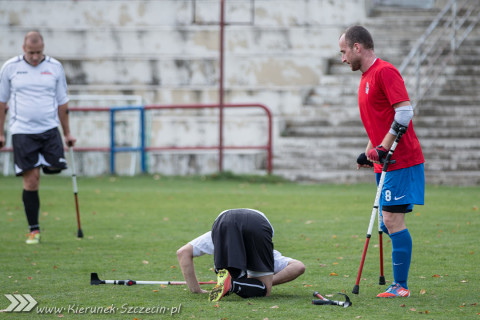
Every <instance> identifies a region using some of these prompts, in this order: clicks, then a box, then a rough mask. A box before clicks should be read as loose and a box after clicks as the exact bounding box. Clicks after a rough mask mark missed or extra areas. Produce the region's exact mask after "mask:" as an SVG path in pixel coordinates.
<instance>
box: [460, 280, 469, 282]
mask: <svg viewBox="0 0 480 320" xmlns="http://www.w3.org/2000/svg"><path fill="white" fill-rule="evenodd" d="M460 282H461V283H467V282H468V280H462V281H460Z"/></svg>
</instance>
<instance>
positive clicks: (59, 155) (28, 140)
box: [12, 128, 67, 176]
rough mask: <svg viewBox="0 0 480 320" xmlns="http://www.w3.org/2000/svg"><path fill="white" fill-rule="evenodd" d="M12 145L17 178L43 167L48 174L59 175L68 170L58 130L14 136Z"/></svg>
mask: <svg viewBox="0 0 480 320" xmlns="http://www.w3.org/2000/svg"><path fill="white" fill-rule="evenodd" d="M12 145H13V161H14V163H15V174H16V175H17V176H21V175H22V174H23V172H25V171H28V170H31V169H33V168H37V167H42V169H43V172H44V173H46V174H53V173H59V172H60V171H62V170H65V169H67V161H66V160H65V154H64V151H63V143H62V137H61V136H60V132H59V131H58V128H53V129H50V130H48V131H45V132H43V133H38V134H14V135H12Z"/></svg>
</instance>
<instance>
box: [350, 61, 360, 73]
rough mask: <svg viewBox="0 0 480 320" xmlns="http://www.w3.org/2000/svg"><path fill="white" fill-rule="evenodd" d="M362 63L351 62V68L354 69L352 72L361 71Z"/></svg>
mask: <svg viewBox="0 0 480 320" xmlns="http://www.w3.org/2000/svg"><path fill="white" fill-rule="evenodd" d="M361 66H362V65H361V63H360V61H358V60H357V61H351V62H350V68H352V71H357V70H360V67H361Z"/></svg>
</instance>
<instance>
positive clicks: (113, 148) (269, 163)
mask: <svg viewBox="0 0 480 320" xmlns="http://www.w3.org/2000/svg"><path fill="white" fill-rule="evenodd" d="M223 107H224V108H226V109H232V108H233V109H240V108H257V109H262V110H263V111H264V112H265V115H266V116H267V124H268V126H267V133H266V138H267V142H266V144H261V145H255V146H251V145H243V146H224V145H223V144H221V143H220V141H219V143H218V145H213V146H181V147H180V146H164V147H159V146H147V143H146V140H147V139H146V135H147V132H146V130H145V118H146V113H147V111H148V110H166V109H183V110H186V109H219V105H218V104H185V105H145V106H125V107H107V108H106V107H72V108H69V111H71V112H73V113H76V112H109V114H110V117H109V118H110V126H109V131H110V132H109V133H110V146H109V147H82V146H78V145H77V146H75V147H74V148H73V150H75V151H79V152H108V153H110V173H111V174H115V173H116V169H115V155H116V154H117V153H119V152H133V153H136V152H138V153H140V159H141V160H140V161H141V162H140V167H141V171H142V173H146V172H148V168H147V164H146V154H147V152H155V151H157V152H159V151H166V150H175V151H185V150H218V154H219V156H218V159H219V160H218V161H219V162H220V161H221V159H222V157H223V151H224V150H265V151H266V152H267V159H266V170H267V172H268V174H271V173H272V171H273V116H272V113H271V111H270V109H269V108H268V107H266V106H265V105H263V104H260V103H243V104H242V103H237V104H227V103H226V104H224V105H223ZM128 110H134V111H138V112H139V113H140V116H139V122H140V123H139V132H138V134H139V135H140V145H139V146H137V145H134V146H129V147H126V146H117V144H116V137H115V114H116V113H117V112H121V111H128ZM222 121H223V118H222V119H221V121H220V123H219V124H218V125H219V126H223V123H222ZM12 151H13V150H12V148H11V147H5V148H2V149H0V153H5V154H6V153H10V152H12Z"/></svg>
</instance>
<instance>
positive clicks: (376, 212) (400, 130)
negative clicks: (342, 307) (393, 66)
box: [352, 126, 407, 294]
mask: <svg viewBox="0 0 480 320" xmlns="http://www.w3.org/2000/svg"><path fill="white" fill-rule="evenodd" d="M406 131H407V127H404V126H400V127H399V128H398V133H397V137H396V138H395V141H394V142H393V145H392V147H391V148H390V150H389V151H388V154H387V157H386V158H385V161H384V162H383V168H382V175H381V176H380V181H379V183H378V186H377V194H376V196H375V202H374V204H373V209H372V215H371V216H370V223H369V225H368V230H367V239H366V240H365V246H364V248H363V254H362V260H361V261H360V268H359V269H358V275H357V282H355V286H354V287H353V290H352V293H354V294H358V292H359V290H360V278H361V276H362V270H363V264H364V263H365V256H366V255H367V249H368V243H369V242H370V237H371V236H372V229H373V224H374V222H375V216H378V224H379V225H378V234H379V238H380V241H379V242H380V243H379V246H380V279H379V284H385V277H384V275H383V241H382V229H381V228H380V222H381V219H380V212H379V210H378V207H379V206H380V196H381V194H382V189H383V182H384V181H385V175H386V174H387V169H388V165H389V164H390V163H394V161H395V160H390V159H391V158H392V155H393V152H394V151H395V148H396V147H397V145H398V142H399V141H400V139H401V138H402V136H403V134H404V133H405V132H406Z"/></svg>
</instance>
